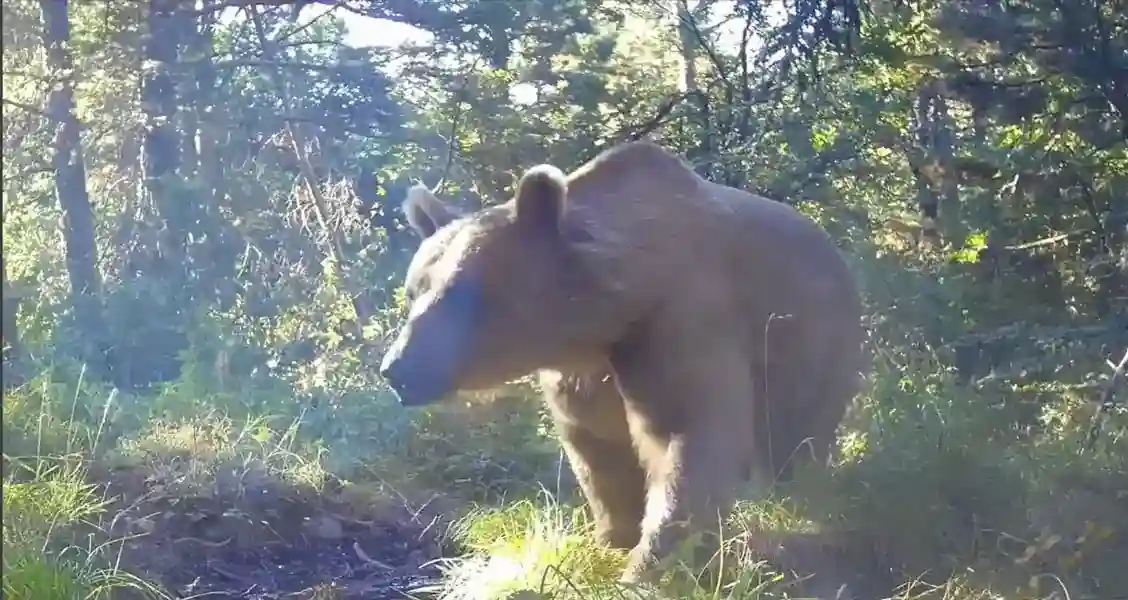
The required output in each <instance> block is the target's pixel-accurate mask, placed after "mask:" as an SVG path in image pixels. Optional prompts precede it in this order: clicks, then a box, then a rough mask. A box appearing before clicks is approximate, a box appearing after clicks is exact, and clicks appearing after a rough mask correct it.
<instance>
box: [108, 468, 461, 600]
mask: <svg viewBox="0 0 1128 600" xmlns="http://www.w3.org/2000/svg"><path fill="white" fill-rule="evenodd" d="M107 475H108V477H107V479H108V481H109V482H110V483H109V485H108V487H107V490H108V498H109V499H110V500H111V501H112V504H111V507H110V510H109V512H108V513H107V514H108V515H110V521H109V522H108V523H107V524H105V525H104V526H103V527H104V529H105V530H106V531H107V532H108V533H109V534H110V535H111V536H112V537H114V538H117V539H125V541H124V547H123V552H122V565H121V566H122V568H124V569H126V570H129V571H131V572H133V573H135V574H138V575H142V576H144V577H145V578H146V579H148V580H149V581H152V582H159V583H160V584H161V585H162V586H163V587H164V588H165V590H166V591H168V592H169V593H171V594H174V595H175V596H178V597H184V598H187V597H193V598H199V597H203V598H207V599H209V600H227V599H236V598H238V599H240V600H276V599H282V598H285V599H287V600H305V599H317V600H330V599H332V600H346V599H357V600H359V599H362V598H363V599H365V600H381V599H384V598H405V597H407V596H406V593H407V592H410V591H412V590H415V589H417V588H419V587H421V586H426V585H429V584H433V583H435V582H436V581H437V580H438V575H439V571H438V569H437V567H436V565H435V564H434V561H435V559H437V558H440V557H441V556H442V555H443V550H444V548H443V545H442V543H441V540H440V536H441V534H442V533H443V532H444V531H445V524H444V523H442V520H441V518H440V517H439V516H438V515H436V514H435V513H434V511H430V512H422V511H413V510H411V509H409V508H408V507H406V506H403V505H402V504H401V505H399V506H395V505H394V504H393V503H390V502H385V503H380V504H379V505H376V504H375V503H373V504H368V503H363V502H356V501H349V500H347V499H345V498H344V497H343V496H344V495H343V494H342V493H341V492H340V490H321V491H320V492H319V493H314V492H312V491H308V490H304V491H303V490H300V489H295V488H294V487H290V486H284V485H281V484H277V483H273V482H269V481H267V480H265V479H260V480H258V481H255V482H249V481H248V479H256V478H253V477H248V476H247V474H246V473H243V474H240V475H238V476H237V477H232V478H231V479H238V481H237V482H235V483H234V484H233V485H223V482H222V481H221V482H219V483H218V484H217V485H215V486H213V487H212V488H211V489H206V490H204V491H203V493H200V494H197V495H185V494H183V493H171V492H170V486H169V485H168V482H167V481H161V478H159V477H155V476H153V475H152V474H151V473H145V472H143V471H139V470H118V471H115V472H113V473H109V474H107ZM448 552H449V550H448Z"/></svg>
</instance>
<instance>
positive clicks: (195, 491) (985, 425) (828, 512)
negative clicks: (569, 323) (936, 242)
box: [3, 361, 1128, 600]
mask: <svg viewBox="0 0 1128 600" xmlns="http://www.w3.org/2000/svg"><path fill="white" fill-rule="evenodd" d="M883 369H884V370H883V371H879V372H878V373H877V374H876V375H875V376H874V377H873V378H872V383H871V386H870V388H869V389H868V390H867V392H866V393H865V394H864V395H863V397H862V398H861V399H860V401H859V404H858V409H857V410H856V411H854V413H853V414H852V415H851V416H850V418H849V422H848V423H847V424H846V426H845V427H844V428H843V437H842V444H841V445H842V458H841V462H840V464H839V465H837V467H836V468H835V469H833V470H831V471H830V472H823V473H819V472H814V471H801V472H800V473H799V476H798V477H797V479H796V481H794V482H793V483H791V484H789V486H788V487H787V488H786V489H782V488H781V489H779V490H776V492H777V493H774V494H773V495H771V496H770V497H768V498H767V499H765V500H762V501H760V502H757V503H752V502H742V503H740V504H739V505H738V506H737V508H736V510H735V511H734V513H733V514H732V516H731V518H730V519H729V520H728V522H727V523H726V524H725V527H724V530H723V531H722V533H723V535H724V539H725V553H724V567H723V569H722V571H723V573H724V576H723V577H721V578H720V579H719V580H716V581H708V582H707V581H706V580H704V579H699V574H698V573H696V572H695V571H694V570H693V568H692V567H691V566H690V565H689V564H687V563H681V564H679V565H677V566H675V567H674V568H672V569H671V570H670V573H668V576H667V577H666V579H665V582H664V584H663V585H664V588H663V589H664V591H663V592H662V593H661V595H655V594H657V592H655V591H653V590H638V589H629V588H626V587H624V586H621V585H619V584H616V583H615V579H616V578H617V575H618V571H619V569H620V568H621V566H622V564H623V560H624V556H623V555H622V553H620V552H617V551H614V550H611V549H607V548H603V547H601V546H599V545H597V544H596V543H595V542H594V541H593V538H592V536H591V523H590V521H589V519H588V516H587V513H586V512H585V509H584V508H583V506H582V503H581V502H579V501H578V498H577V494H576V493H575V492H574V490H573V489H572V488H571V486H570V483H568V482H564V483H563V484H562V485H560V486H559V487H554V486H553V482H556V481H557V480H558V479H568V478H567V477H566V475H567V472H566V470H565V473H564V477H561V474H560V473H559V472H558V470H559V469H560V466H561V465H560V463H559V460H560V456H559V452H558V450H557V448H556V446H555V442H554V441H553V440H552V437H551V433H550V430H549V429H546V427H545V423H544V419H543V414H542V412H541V411H540V410H538V405H537V403H536V402H528V401H526V400H522V399H521V398H519V397H517V398H513V397H507V398H502V399H499V400H495V401H493V402H485V403H478V404H476V405H474V406H471V407H460V406H448V407H441V408H439V409H436V410H433V411H428V412H425V413H421V414H418V415H416V418H415V419H414V420H413V421H410V422H409V425H408V427H410V431H409V432H408V434H407V435H405V436H403V438H401V439H398V440H396V441H395V442H394V444H392V443H391V442H389V443H388V444H387V445H386V446H384V447H382V448H381V447H380V446H378V445H377V444H378V442H379V441H380V440H372V439H365V438H364V437H349V436H356V435H359V434H356V433H349V432H345V433H343V434H342V433H341V432H340V430H333V431H335V432H336V433H331V432H328V431H327V430H326V429H324V428H321V429H319V428H318V427H317V425H316V423H317V421H316V420H312V419H309V418H307V413H303V412H302V411H303V410H305V409H302V408H298V409H291V411H290V412H289V413H287V412H286V411H285V410H279V411H277V412H275V413H265V412H261V411H260V412H257V413H256V412H255V411H253V410H247V409H246V408H245V406H246V403H242V404H233V403H232V401H231V398H232V397H233V396H235V394H225V395H220V394H213V395H208V394H206V393H205V394H200V395H195V394H198V392H193V394H194V395H193V396H192V397H191V398H188V399H185V403H190V405H191V406H192V410H190V411H189V410H183V409H182V408H181V409H176V408H175V407H176V406H177V403H176V401H175V398H168V397H166V398H164V399H163V400H162V401H161V402H157V403H153V402H149V403H148V404H146V399H145V398H141V397H132V396H128V395H126V394H122V393H117V392H114V391H109V390H105V389H103V388H101V387H99V386H98V385H96V384H92V383H90V382H87V381H84V380H83V378H82V377H80V376H74V375H67V373H66V371H65V369H61V368H58V367H56V368H53V369H45V370H44V373H43V375H42V376H41V377H39V378H36V379H33V380H31V381H30V382H28V383H27V384H25V385H24V386H22V387H21V388H19V389H16V390H13V391H12V392H11V393H9V394H7V395H6V396H5V401H4V438H3V443H4V469H5V473H4V476H5V485H4V495H3V502H4V513H3V524H4V547H3V549H4V557H3V560H4V575H3V589H4V596H5V597H6V598H16V599H19V598H29V599H31V598H35V599H45V600H54V599H60V600H61V599H71V598H116V597H152V598H162V597H176V595H177V594H179V595H180V596H182V597H183V596H187V595H190V594H186V593H185V592H184V590H179V591H178V592H176V594H174V593H173V591H170V589H169V586H168V585H166V584H167V583H168V581H171V579H169V578H168V577H165V579H166V580H168V581H160V580H159V579H160V577H161V576H163V575H162V574H161V573H153V572H152V569H146V568H142V567H144V565H141V564H140V563H137V562H136V561H135V560H133V558H132V557H133V556H135V555H136V552H135V551H130V550H129V548H131V547H133V546H136V545H137V544H139V543H147V542H139V541H138V540H144V539H147V533H149V532H151V531H152V529H153V527H154V525H153V523H154V522H155V521H157V520H159V519H160V518H159V517H153V516H146V515H143V514H141V512H143V511H141V512H138V511H137V510H135V508H136V507H135V506H134V507H133V508H130V506H128V505H130V504H131V503H132V505H139V504H143V505H144V506H145V507H149V508H151V512H153V513H154V514H161V513H162V511H163V514H165V515H166V516H167V515H173V513H175V515H174V516H177V518H180V517H181V516H182V515H181V513H180V512H178V511H180V510H181V509H179V508H172V507H175V506H183V505H186V504H189V500H191V502H192V503H194V505H197V506H198V505H199V504H200V503H201V502H203V500H200V499H207V500H208V501H209V502H211V504H209V505H208V506H211V507H212V508H209V509H207V510H213V509H214V511H216V512H217V513H223V514H224V515H226V514H228V513H231V512H233V511H234V510H235V509H236V508H238V509H239V510H247V511H250V510H253V509H252V508H247V507H249V506H251V504H250V503H252V502H253V501H254V498H255V497H256V494H260V495H261V493H262V492H263V490H267V489H272V490H275V489H281V488H280V487H279V486H285V487H286V489H289V490H294V491H292V492H286V493H287V494H291V495H292V497H294V498H297V497H298V496H302V497H305V498H307V499H308V498H322V499H326V498H331V499H332V502H335V503H337V504H338V505H340V504H341V503H344V504H347V505H351V506H352V507H354V508H355V510H356V511H358V514H359V512H362V511H369V512H371V511H373V510H375V508H374V507H377V506H382V505H387V504H396V505H399V506H401V507H409V510H407V511H404V514H409V515H410V518H411V519H415V520H420V519H422V517H421V515H422V513H423V512H425V511H424V510H423V509H422V507H424V506H429V507H431V509H432V512H434V513H436V514H443V515H447V516H448V517H450V518H451V519H453V521H452V523H451V525H450V527H449V529H448V530H447V533H448V535H447V537H448V538H449V539H450V540H451V541H453V542H454V543H456V544H457V545H458V546H459V547H460V550H461V553H460V555H459V556H458V557H456V558H447V559H444V560H443V561H442V562H441V563H440V565H439V567H440V569H441V572H442V580H441V581H440V582H439V583H438V584H436V585H431V586H429V587H426V586H425V587H423V588H421V589H420V590H418V591H419V592H420V593H421V594H423V593H428V594H431V595H433V596H436V597H438V598H442V599H444V600H479V599H481V600H487V599H493V598H526V599H528V598H552V599H565V598H568V599H571V598H578V599H579V598H582V599H588V598H590V599H604V598H606V599H612V598H635V597H640V598H642V597H646V598H649V597H679V598H690V599H692V600H699V599H700V600H704V599H710V600H722V599H726V600H727V599H749V600H760V599H763V600H769V599H770V600H774V599H782V598H795V597H812V596H803V595H802V594H804V593H806V594H813V593H815V592H816V591H817V593H818V594H820V596H819V597H824V596H826V597H833V592H834V589H835V587H836V586H837V585H840V584H841V583H842V582H844V581H850V582H851V586H852V588H851V589H853V590H855V591H858V590H863V591H861V592H858V593H860V594H861V596H860V597H863V598H869V597H874V598H878V597H892V598H897V599H898V600H910V599H911V600H916V599H920V600H925V599H927V600H1003V599H1005V600H1051V599H1052V600H1059V599H1061V600H1064V599H1066V598H1068V599H1069V600H1081V599H1087V598H1091V599H1093V600H1097V599H1100V600H1112V599H1113V598H1115V597H1116V596H1115V593H1116V592H1117V590H1128V574H1126V573H1124V569H1123V565H1124V564H1128V560H1126V559H1128V433H1126V432H1128V423H1126V422H1125V419H1124V415H1123V414H1118V413H1115V411H1114V414H1112V415H1110V416H1109V417H1108V419H1107V422H1106V423H1105V424H1104V427H1103V434H1102V436H1101V437H1100V438H1099V440H1098V443H1097V445H1096V446H1095V447H1094V448H1093V449H1088V448H1087V447H1086V446H1085V445H1084V444H1083V441H1084V438H1085V435H1086V434H1087V433H1088V430H1089V423H1090V421H1089V420H1088V419H1090V418H1092V411H1091V410H1088V409H1087V408H1086V407H1084V403H1080V404H1079V403H1078V402H1077V399H1076V398H1075V397H1074V396H1071V395H1065V394H1063V395H1061V396H1060V397H1058V398H1057V399H1056V400H1051V401H1047V400H1046V397H1045V394H1043V395H1042V397H1041V398H1040V400H1039V409H1038V411H1036V413H1035V414H1037V419H1035V420H1034V421H1029V419H1027V420H1025V421H1024V418H1025V417H1024V416H1023V415H1026V414H1028V413H1029V412H1030V411H1029V410H1027V409H1026V408H1025V407H1024V406H1021V402H1020V401H1019V400H1017V398H1020V396H1019V395H1018V394H1017V393H1015V392H1014V391H1013V390H1012V391H1010V392H1006V391H1005V390H1004V391H999V390H994V391H990V392H987V391H974V390H969V389H967V388H964V387H961V386H958V385H956V384H954V383H953V382H952V381H951V380H950V379H949V378H948V377H947V376H946V375H944V374H943V373H942V369H940V368H939V367H938V366H937V365H935V364H931V363H928V362H927V361H924V362H923V363H919V366H918V367H915V368H906V367H895V366H894V365H893V363H892V362H891V361H890V362H887V363H886V364H885V365H884V367H883ZM60 373H62V374H60ZM174 389H185V388H174ZM187 389H198V388H193V387H191V386H188V388H187ZM166 393H167V392H166ZM181 393H184V392H181ZM1004 394H1009V395H1004ZM1000 400H1006V402H1001V401H1000ZM256 402H257V405H258V406H269V405H270V402H271V401H270V400H269V399H262V400H261V401H256ZM279 404H280V403H279ZM169 407H173V408H172V409H170V408H169ZM339 410H341V411H349V410H355V411H368V412H358V413H347V412H346V414H343V415H342V416H341V417H340V418H342V419H345V420H352V421H365V420H376V419H379V418H380V414H382V413H381V412H380V411H387V410H390V409H388V408H387V407H386V406H381V405H379V403H372V404H371V405H355V406H351V407H348V406H346V407H343V408H340V409H339ZM334 436H336V437H334ZM342 446H343V447H346V448H350V447H351V448H352V449H353V452H354V453H355V454H356V456H354V457H353V460H351V461H350V460H348V456H347V455H343V454H342V448H341V447H342ZM374 449H376V450H374ZM122 473H127V474H130V475H129V476H131V477H138V478H141V479H143V480H144V485H140V486H135V487H136V489H135V490H134V491H133V492H131V491H129V489H126V491H125V492H122V491H121V489H119V488H121V487H122V486H120V485H117V487H115V485H116V484H115V481H120V480H121V479H122V477H123V476H122V475H121V474H122ZM127 487H128V486H127ZM546 487H552V488H553V489H551V490H549V489H545V488H546ZM115 490H116V491H115ZM137 490H141V491H137ZM142 491H143V493H142ZM131 494H132V495H131ZM156 495H159V499H158V498H155V496H156ZM283 495H285V494H283ZM131 510H132V512H130V511H131ZM194 510H204V509H194ZM255 510H258V509H255ZM270 510H273V509H270ZM334 510H339V511H347V510H351V509H342V508H337V509H334ZM205 512H206V511H205ZM311 514H312V513H311ZM170 518H171V517H170ZM405 518H407V517H405ZM291 520H293V519H291ZM305 520H307V521H308V520H309V518H308V517H306V518H305ZM422 521H426V519H422ZM422 521H421V522H422ZM282 522H285V519H283V520H282ZM340 522H341V523H346V522H348V521H346V520H344V518H343V517H342V520H341V521H340ZM122 523H125V524H126V525H125V526H123V525H122ZM221 523H222V522H221ZM330 525H332V527H330V529H333V528H337V529H339V528H340V525H339V524H335V523H330ZM220 527H221V529H223V528H227V529H225V530H224V531H221V532H219V534H218V537H217V538H211V537H207V536H208V535H210V533H207V534H205V533H192V534H191V535H189V534H188V533H185V534H183V536H182V537H183V538H189V537H199V538H206V539H207V540H213V541H211V542H208V543H212V544H219V543H220V542H217V541H214V540H215V539H222V538H224V536H227V537H231V536H236V535H244V534H243V533H242V531H241V530H239V531H237V530H238V527H237V526H235V525H230V526H228V525H220ZM427 528H428V529H429V530H431V531H432V532H434V531H437V530H439V527H436V526H434V525H433V524H428V525H427ZM186 531H187V530H186ZM192 531H195V530H192ZM256 531H257V530H256ZM303 531H304V530H303ZM212 533H214V532H212ZM260 533H261V532H259V533H255V532H251V533H247V534H246V535H247V536H250V539H252V540H258V539H259V538H256V537H255V536H256V535H260ZM148 537H153V536H148ZM254 543H256V544H257V543H259V542H257V541H255V542H254ZM131 552H132V553H131ZM152 552H154V550H152V548H149V547H143V553H152ZM358 552H360V551H358ZM201 560H202V559H201ZM310 560H318V559H317V558H316V557H314V558H311V559H310ZM363 560H368V561H370V562H379V561H378V560H377V559H373V558H371V557H367V558H362V561H363ZM150 566H151V565H150ZM812 570H814V571H817V572H819V574H821V576H822V577H823V578H824V579H823V580H822V581H817V580H806V581H805V582H801V581H798V580H800V579H802V578H803V577H804V576H805V575H807V574H808V573H809V572H810V571H812ZM695 582H697V583H700V585H694V583H695ZM867 586H869V588H867ZM898 586H899V587H898ZM325 589H328V588H325ZM295 591H297V590H295ZM309 594H311V595H307V597H321V596H324V597H347V596H335V595H334V594H337V592H332V591H330V592H322V591H315V592H309ZM319 594H320V595H319ZM866 594H870V595H866ZM883 594H884V595H883ZM671 595H672V596H671Z"/></svg>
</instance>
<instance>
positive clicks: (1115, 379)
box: [1085, 350, 1128, 450]
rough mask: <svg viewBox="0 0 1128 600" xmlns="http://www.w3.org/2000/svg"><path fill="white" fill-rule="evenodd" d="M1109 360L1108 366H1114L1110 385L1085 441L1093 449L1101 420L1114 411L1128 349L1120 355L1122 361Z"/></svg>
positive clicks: (1127, 359) (1127, 357) (1103, 394)
mask: <svg viewBox="0 0 1128 600" xmlns="http://www.w3.org/2000/svg"><path fill="white" fill-rule="evenodd" d="M1106 362H1108V366H1110V367H1112V375H1110V376H1109V378H1108V385H1107V386H1105V390H1104V393H1102V394H1101V406H1100V408H1099V409H1098V410H1097V413H1096V414H1095V415H1093V424H1092V425H1091V426H1090V427H1089V435H1088V436H1087V439H1086V441H1085V449H1086V450H1092V449H1093V446H1094V445H1095V444H1096V443H1097V435H1098V434H1100V426H1101V422H1102V421H1104V417H1105V415H1107V414H1108V413H1109V412H1111V411H1112V407H1113V405H1114V404H1115V402H1114V397H1113V396H1114V391H1115V390H1116V386H1117V385H1119V384H1120V379H1121V378H1122V377H1124V367H1125V365H1128V350H1125V351H1124V356H1122V357H1120V362H1119V363H1117V364H1115V365H1114V364H1112V361H1111V360H1109V361H1106Z"/></svg>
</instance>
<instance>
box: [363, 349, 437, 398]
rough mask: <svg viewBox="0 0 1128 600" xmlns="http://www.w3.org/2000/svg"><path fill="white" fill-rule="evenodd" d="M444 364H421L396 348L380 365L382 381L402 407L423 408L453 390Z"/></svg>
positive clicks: (422, 362)
mask: <svg viewBox="0 0 1128 600" xmlns="http://www.w3.org/2000/svg"><path fill="white" fill-rule="evenodd" d="M438 362H441V361H436V360H420V359H419V357H412V356H411V355H410V354H408V353H405V352H403V351H402V348H401V347H400V344H394V345H393V347H392V348H391V349H389V350H388V352H387V353H386V354H385V355H384V359H383V360H382V361H381V362H380V377H382V378H383V379H384V381H385V382H387V384H388V386H389V387H391V388H392V391H393V392H395V393H396V398H397V399H398V400H399V403H400V404H401V405H403V406H423V405H426V404H432V403H434V402H438V401H439V400H441V399H442V398H443V397H445V396H446V395H448V394H449V393H450V392H451V391H452V390H451V377H450V375H449V373H448V372H447V371H448V370H447V369H444V368H442V367H441V365H439V364H436V363H438Z"/></svg>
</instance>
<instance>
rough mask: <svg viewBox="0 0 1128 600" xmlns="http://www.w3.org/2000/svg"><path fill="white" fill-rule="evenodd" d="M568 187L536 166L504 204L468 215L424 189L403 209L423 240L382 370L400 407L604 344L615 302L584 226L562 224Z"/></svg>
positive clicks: (499, 380) (571, 359)
mask: <svg viewBox="0 0 1128 600" xmlns="http://www.w3.org/2000/svg"><path fill="white" fill-rule="evenodd" d="M568 187H569V184H568V180H567V178H566V177H565V175H564V174H563V173H562V172H561V171H560V170H559V169H557V168H556V167H553V166H551V165H539V166H537V167H533V168H531V169H529V170H528V171H527V172H526V173H525V174H524V175H523V176H522V177H521V179H520V181H519V182H518V184H517V192H516V194H515V195H514V197H513V198H512V199H510V200H509V201H508V202H506V203H504V204H501V205H498V206H494V207H491V208H486V209H483V210H480V211H477V212H474V213H470V214H462V213H460V212H459V211H457V210H455V209H454V208H453V207H451V206H449V205H447V204H445V203H444V202H443V201H441V200H439V199H438V198H437V197H435V196H434V194H432V193H431V191H430V190H428V189H427V188H426V187H425V186H422V185H416V186H415V187H413V188H412V189H411V190H410V191H409V192H408V194H407V198H406V200H405V201H404V206H403V208H404V211H405V213H406V214H407V219H408V222H409V223H410V225H411V227H412V228H413V229H414V230H415V231H416V232H417V233H418V234H419V236H420V237H421V238H422V242H421V244H420V246H419V248H418V250H417V251H416V253H415V255H414V257H413V258H412V260H411V263H410V265H409V267H408V270H407V275H406V280H405V283H404V291H405V297H406V300H407V304H408V306H409V313H408V315H407V318H406V322H405V323H404V325H403V326H402V328H401V329H400V331H399V333H398V335H397V337H396V339H395V340H394V342H393V343H392V344H391V346H390V347H389V348H388V350H387V352H386V354H385V355H384V358H383V360H382V362H381V366H380V373H381V375H382V377H383V378H384V379H385V381H387V382H388V384H389V385H390V386H391V387H392V388H393V389H394V390H395V392H396V394H397V396H398V397H399V400H400V402H401V404H404V405H423V404H430V403H433V402H436V401H438V400H441V399H442V398H444V397H446V396H448V395H450V394H452V393H454V392H457V391H469V390H482V389H488V388H492V387H495V386H497V385H501V384H503V383H505V382H507V381H510V380H513V379H516V378H518V377H521V376H523V375H526V374H528V373H530V372H533V371H535V370H538V369H542V368H566V367H567V366H571V365H574V364H575V363H577V362H582V361H584V360H586V359H587V358H588V357H589V356H590V355H591V354H592V350H593V348H595V347H597V346H598V345H599V344H600V342H601V340H600V337H601V336H603V335H605V334H606V332H607V331H608V326H607V324H605V323H603V322H604V321H606V319H605V318H603V317H604V316H605V315H607V314H608V313H609V312H610V311H609V310H608V306H609V301H610V299H611V297H612V295H609V294H608V293H607V292H608V290H607V289H606V286H603V285H601V284H600V278H601V275H600V273H599V269H597V268H593V267H595V266H596V263H595V261H593V260H592V259H593V255H596V254H598V252H593V249H594V247H595V246H594V244H595V240H594V239H593V237H592V235H591V234H590V233H589V227H586V226H584V225H583V224H582V223H581V222H580V221H581V220H580V219H568V218H565V217H566V214H567V213H568V212H569V210H568V208H569V207H568V197H569V189H568Z"/></svg>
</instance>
